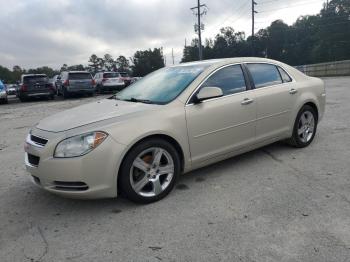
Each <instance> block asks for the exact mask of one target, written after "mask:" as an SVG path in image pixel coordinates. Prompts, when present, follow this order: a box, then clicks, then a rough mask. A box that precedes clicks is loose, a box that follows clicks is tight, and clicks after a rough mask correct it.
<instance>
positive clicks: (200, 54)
mask: <svg viewBox="0 0 350 262" xmlns="http://www.w3.org/2000/svg"><path fill="white" fill-rule="evenodd" d="M202 9H203V11H202ZM191 10H192V12H193V14H194V15H195V16H197V18H198V24H195V25H194V31H195V32H196V33H198V57H199V60H202V59H203V51H202V30H204V24H202V23H201V17H202V16H203V15H206V14H207V11H208V7H207V6H206V5H205V4H201V2H200V0H197V6H195V7H192V8H191Z"/></svg>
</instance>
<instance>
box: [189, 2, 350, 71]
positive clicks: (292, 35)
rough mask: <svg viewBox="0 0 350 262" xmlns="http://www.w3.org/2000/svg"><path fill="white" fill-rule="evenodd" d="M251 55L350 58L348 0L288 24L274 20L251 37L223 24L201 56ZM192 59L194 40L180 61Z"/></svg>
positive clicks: (296, 59) (298, 61)
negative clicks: (223, 26)
mask: <svg viewBox="0 0 350 262" xmlns="http://www.w3.org/2000/svg"><path fill="white" fill-rule="evenodd" d="M252 41H254V49H253V48H252ZM252 55H254V56H258V57H266V58H271V59H275V60H279V61H282V62H285V63H288V64H291V65H304V64H312V63H320V62H329V61H338V60H346V59H350V0H332V1H330V2H329V4H328V6H327V5H324V7H323V8H322V10H321V11H320V13H319V14H317V15H308V16H301V17H300V18H299V19H297V21H296V22H295V23H294V24H293V25H291V26H289V25H287V24H285V23H284V22H283V21H282V20H277V21H274V22H272V23H271V25H270V26H269V27H267V28H265V29H261V30H259V31H258V32H257V33H256V35H255V36H254V38H252V37H251V36H250V37H248V38H246V37H245V34H244V32H239V31H238V32H236V31H235V30H234V28H232V27H225V28H222V29H221V30H220V32H219V33H218V34H217V35H216V36H215V38H214V39H210V38H209V39H206V40H205V44H204V46H203V57H204V59H212V58H225V57H244V56H252ZM195 60H198V40H197V39H194V40H192V43H191V45H190V46H186V47H185V48H184V51H183V58H182V62H189V61H195Z"/></svg>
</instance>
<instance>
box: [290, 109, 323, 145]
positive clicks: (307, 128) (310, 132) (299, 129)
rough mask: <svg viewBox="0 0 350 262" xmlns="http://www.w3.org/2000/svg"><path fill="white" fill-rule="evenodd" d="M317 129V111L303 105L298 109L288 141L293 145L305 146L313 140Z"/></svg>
mask: <svg viewBox="0 0 350 262" xmlns="http://www.w3.org/2000/svg"><path fill="white" fill-rule="evenodd" d="M316 130H317V113H316V111H315V109H314V108H312V107H311V106H309V105H305V106H303V107H302V108H301V110H300V111H299V113H298V115H297V117H296V120H295V123H294V128H293V136H292V137H291V138H289V139H288V141H287V142H288V143H289V144H290V145H292V146H294V147H298V148H303V147H307V146H308V145H310V144H311V142H312V141H313V140H314V138H315V135H316Z"/></svg>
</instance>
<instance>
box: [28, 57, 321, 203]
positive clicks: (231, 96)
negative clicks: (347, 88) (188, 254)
mask: <svg viewBox="0 0 350 262" xmlns="http://www.w3.org/2000/svg"><path fill="white" fill-rule="evenodd" d="M325 104H326V94H325V86H324V83H323V81H322V80H320V79H318V78H314V77H309V76H306V75H304V74H303V73H301V72H299V71H298V70H297V69H295V68H293V67H291V66H288V65H286V64H284V63H280V62H277V61H274V60H269V59H263V58H234V59H219V60H208V61H202V62H192V63H184V64H181V65H177V66H173V67H168V68H163V69H160V70H158V71H156V72H154V73H152V74H149V75H148V76H146V77H145V78H144V79H142V81H139V82H136V83H134V84H133V85H131V86H129V87H127V88H125V89H124V90H122V91H121V92H119V93H118V94H116V95H115V96H113V97H111V98H110V99H105V100H100V101H96V102H94V103H91V104H86V105H83V106H80V107H77V108H73V109H70V110H68V111H65V112H61V113H58V114H56V115H53V116H52V117H48V118H46V119H44V120H42V121H40V122H39V123H38V125H37V126H35V127H34V128H33V129H32V130H31V131H30V133H29V135H28V137H27V140H26V146H25V151H26V153H25V163H26V166H27V168H28V170H29V172H30V173H31V174H32V176H33V181H34V182H35V183H36V184H38V185H40V186H41V187H43V188H44V189H46V190H48V191H50V192H52V193H56V194H60V195H63V196H68V197H76V198H104V197H115V196H117V194H118V192H122V193H123V194H124V195H125V196H126V197H127V198H129V199H131V200H133V201H136V202H142V203H149V202H153V201H157V200H159V199H161V198H163V197H165V196H166V195H167V194H168V193H169V192H170V191H171V190H172V188H173V187H174V184H175V182H176V179H177V177H178V176H179V175H180V173H186V172H189V171H191V170H194V169H197V168H200V167H203V166H206V165H209V164H213V163H215V162H218V161H221V160H224V159H227V158H230V157H232V156H235V155H238V154H241V153H243V152H247V151H250V150H253V149H255V148H259V147H262V146H264V145H267V144H270V143H273V142H276V141H279V140H285V139H287V141H288V142H289V143H290V144H291V145H293V146H295V147H298V148H303V147H307V146H308V145H310V143H311V142H312V141H313V139H314V137H315V134H316V130H317V125H318V123H319V122H320V121H321V119H322V117H323V115H324V111H325Z"/></svg>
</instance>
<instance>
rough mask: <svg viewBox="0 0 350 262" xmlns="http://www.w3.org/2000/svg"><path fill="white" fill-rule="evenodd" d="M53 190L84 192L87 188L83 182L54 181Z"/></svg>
mask: <svg viewBox="0 0 350 262" xmlns="http://www.w3.org/2000/svg"><path fill="white" fill-rule="evenodd" d="M53 183H54V189H56V190H62V191H86V190H88V189H89V186H88V185H87V184H86V183H84V182H63V181H54V182H53Z"/></svg>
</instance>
